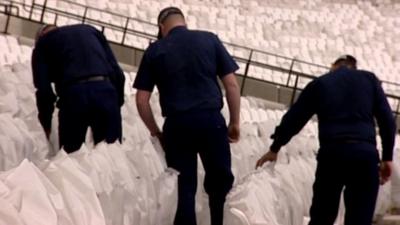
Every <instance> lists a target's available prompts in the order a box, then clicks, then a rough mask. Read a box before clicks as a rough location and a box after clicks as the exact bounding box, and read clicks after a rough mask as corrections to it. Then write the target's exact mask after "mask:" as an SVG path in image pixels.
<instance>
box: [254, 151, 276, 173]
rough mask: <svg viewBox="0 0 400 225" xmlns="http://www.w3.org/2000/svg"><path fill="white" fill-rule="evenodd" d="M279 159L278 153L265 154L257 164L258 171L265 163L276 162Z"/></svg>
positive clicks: (269, 152)
mask: <svg viewBox="0 0 400 225" xmlns="http://www.w3.org/2000/svg"><path fill="white" fill-rule="evenodd" d="M277 159H278V153H275V152H272V151H268V152H267V153H265V154H264V155H263V156H262V157H261V158H260V159H259V160H258V161H257V164H256V169H257V168H258V167H260V166H262V165H264V163H266V162H268V161H270V162H275V161H276V160H277Z"/></svg>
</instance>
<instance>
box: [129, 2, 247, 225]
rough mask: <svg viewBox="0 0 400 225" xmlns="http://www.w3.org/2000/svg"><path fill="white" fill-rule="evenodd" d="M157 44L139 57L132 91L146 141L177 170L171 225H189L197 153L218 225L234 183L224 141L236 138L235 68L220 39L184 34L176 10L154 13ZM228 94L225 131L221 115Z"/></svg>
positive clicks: (191, 222)
mask: <svg viewBox="0 0 400 225" xmlns="http://www.w3.org/2000/svg"><path fill="white" fill-rule="evenodd" d="M158 24H159V28H160V33H159V38H160V40H158V41H156V42H155V43H153V44H151V45H150V46H149V48H148V49H147V50H146V51H145V53H144V56H143V58H142V61H141V64H140V67H139V71H138V73H137V77H136V80H135V82H134V88H136V89H138V91H137V95H136V104H137V107H138V111H139V114H140V116H141V118H142V120H143V121H144V123H145V124H146V126H147V128H148V129H149V131H150V133H151V135H152V136H157V137H159V138H160V140H161V142H162V144H163V147H164V150H165V155H166V160H167V163H168V166H170V167H173V168H175V169H176V170H178V171H179V173H180V174H179V177H178V209H177V212H176V216H175V222H174V223H175V225H195V224H196V216H195V194H196V187H197V154H199V155H200V158H201V160H202V163H203V166H204V169H205V181H204V187H205V190H206V192H207V194H208V196H209V207H210V214H211V224H212V225H222V221H223V208H224V203H225V197H226V195H227V193H228V192H229V190H230V189H231V187H232V183H233V180H234V177H233V174H232V172H231V156H230V147H229V141H231V142H236V141H238V139H239V107H240V93H239V87H238V84H237V82H236V78H235V75H234V74H233V73H234V72H235V71H236V70H237V69H238V66H237V64H236V63H235V62H234V60H233V59H232V57H231V56H230V55H229V54H228V52H227V51H226V49H225V48H224V46H223V45H222V43H221V41H220V40H219V39H218V37H217V36H216V35H214V34H212V33H209V32H204V31H194V30H188V29H187V28H186V23H185V19H184V16H183V13H182V12H181V10H179V9H178V8H175V7H168V8H165V9H163V10H162V11H161V12H160V14H159V16H158ZM218 77H219V78H220V80H221V81H222V84H223V86H224V88H225V90H226V98H227V102H228V106H229V111H230V121H229V125H228V127H227V126H226V124H225V120H224V118H223V117H222V115H221V112H220V110H221V108H222V103H223V101H222V94H221V90H220V87H219V84H218V81H217V80H218V79H217V78H218ZM154 86H157V88H158V90H159V94H160V105H161V109H162V115H163V116H164V117H166V119H165V123H164V125H163V129H162V132H161V130H160V129H159V127H158V126H157V124H156V122H155V120H154V116H153V113H152V110H151V107H150V103H149V99H150V96H151V93H152V91H153V88H154Z"/></svg>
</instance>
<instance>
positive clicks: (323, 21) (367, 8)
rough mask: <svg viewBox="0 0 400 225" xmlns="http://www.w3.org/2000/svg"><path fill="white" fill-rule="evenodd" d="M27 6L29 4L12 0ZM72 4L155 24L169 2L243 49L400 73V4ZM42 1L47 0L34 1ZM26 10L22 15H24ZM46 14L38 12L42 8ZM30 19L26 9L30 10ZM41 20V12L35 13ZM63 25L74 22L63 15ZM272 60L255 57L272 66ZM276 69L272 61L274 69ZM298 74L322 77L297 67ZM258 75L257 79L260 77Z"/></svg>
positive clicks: (256, 0)
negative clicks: (345, 60)
mask: <svg viewBox="0 0 400 225" xmlns="http://www.w3.org/2000/svg"><path fill="white" fill-rule="evenodd" d="M15 1H24V2H26V3H29V2H30V1H32V0H15ZM73 2H76V3H80V4H84V5H88V6H92V7H95V8H99V9H104V10H108V11H110V12H113V13H119V14H121V15H124V16H130V17H134V18H138V19H141V20H144V21H149V22H152V23H156V18H157V14H158V12H159V10H160V9H162V8H163V7H166V6H170V5H176V6H178V7H180V8H181V9H182V10H183V11H184V13H185V14H186V15H187V21H188V25H189V27H190V28H196V29H206V30H210V31H214V32H216V33H217V34H218V35H219V36H220V38H221V39H222V40H224V41H227V42H232V43H235V44H239V45H245V46H247V47H252V48H256V49H261V50H264V51H267V52H272V53H276V54H283V55H285V56H289V57H296V58H298V59H301V60H305V61H309V62H314V63H318V64H322V65H329V64H330V63H331V62H332V60H333V59H335V58H336V57H337V56H338V55H341V54H344V53H348V54H352V55H354V56H355V57H356V58H358V59H359V64H360V68H363V69H369V70H373V71H375V72H376V73H377V74H378V76H380V77H381V79H383V80H389V81H393V82H397V79H396V75H397V74H399V73H400V55H399V52H400V45H399V43H400V42H399V37H400V36H399V30H398V29H393V28H394V27H398V26H399V25H400V16H399V14H398V13H396V12H397V11H398V10H399V8H400V3H399V2H397V1H390V0H389V1H356V0H343V1H339V2H338V1H329V0H303V1H295V0H287V1H268V3H267V2H265V1H262V0H251V1H247V0H246V1H243V0H210V1H209V2H207V4H204V3H203V1H200V0H169V1H158V0H150V1H148V0H145V1H144V0H143V1H128V0H101V1H92V0H73ZM35 3H37V4H40V3H44V0H39V1H35ZM48 5H49V6H50V7H58V8H61V9H63V8H64V9H65V10H68V11H69V12H75V13H76V14H78V15H83V14H84V7H81V6H76V5H73V4H70V3H67V2H64V1H55V0H49V1H48ZM22 12H24V11H23V10H22ZM38 12H41V10H38ZM25 14H26V15H27V16H28V14H29V12H26V11H25ZM38 16H39V15H38ZM87 16H88V17H89V18H92V19H96V20H102V21H105V22H109V23H111V24H115V25H119V26H122V27H124V26H125V22H126V18H125V17H123V16H117V15H111V14H108V13H105V12H101V11H98V10H88V11H87ZM59 19H60V21H59V24H61V25H63V24H69V23H76V22H77V21H76V20H74V19H68V18H66V17H62V16H60V17H59ZM45 21H47V22H53V21H54V15H51V14H46V15H45ZM129 28H132V29H134V30H137V31H140V32H144V33H150V34H156V32H157V28H156V27H155V26H151V25H148V24H145V23H140V22H137V21H131V23H129ZM106 34H107V36H108V38H109V39H110V40H112V41H117V42H121V40H122V31H112V30H109V31H107V30H106ZM126 39H127V40H126V43H127V44H129V45H131V44H132V45H133V46H135V47H140V48H145V47H146V46H147V45H148V44H149V42H148V40H147V39H145V38H140V37H138V36H133V35H132V36H131V35H128V36H127V37H126ZM230 50H231V51H232V52H233V53H234V55H236V56H238V57H244V58H247V57H248V55H249V53H248V51H246V50H238V51H237V50H234V49H230ZM271 58H274V57H271V56H269V55H260V56H259V57H255V60H257V61H261V62H264V63H269V64H270V63H274V62H273V59H271ZM273 65H275V64H273ZM300 69H301V70H300V72H304V73H311V74H316V75H318V74H320V73H321V72H322V71H312V70H310V69H309V68H300ZM255 76H257V75H255Z"/></svg>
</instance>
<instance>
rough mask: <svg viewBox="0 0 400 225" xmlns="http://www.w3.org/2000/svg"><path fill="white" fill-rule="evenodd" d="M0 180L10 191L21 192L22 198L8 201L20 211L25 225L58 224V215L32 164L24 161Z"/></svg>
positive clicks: (4, 174) (0, 177)
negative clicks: (16, 190) (14, 189)
mask: <svg viewBox="0 0 400 225" xmlns="http://www.w3.org/2000/svg"><path fill="white" fill-rule="evenodd" d="M0 179H1V180H2V181H3V182H4V184H5V185H7V186H8V187H9V188H10V189H13V188H18V189H20V190H21V197H19V196H17V197H16V198H8V199H7V200H8V201H9V202H11V203H12V204H13V206H14V207H15V208H16V209H17V210H18V213H19V215H20V216H21V218H22V220H23V221H24V223H25V224H27V225H30V224H32V225H33V224H35V225H36V224H40V225H54V224H57V221H58V220H57V213H56V211H55V210H54V208H53V205H52V202H51V200H50V199H49V197H48V195H47V191H46V188H45V186H44V185H43V184H42V182H41V180H40V178H39V177H38V175H37V173H36V172H35V169H34V166H33V165H32V164H31V163H30V162H28V161H27V160H24V161H22V163H21V164H20V165H19V166H18V167H17V168H15V169H14V170H12V171H9V172H7V173H3V174H1V175H0Z"/></svg>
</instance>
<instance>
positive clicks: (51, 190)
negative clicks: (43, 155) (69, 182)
mask: <svg viewBox="0 0 400 225" xmlns="http://www.w3.org/2000/svg"><path fill="white" fill-rule="evenodd" d="M32 165H33V164H32ZM42 166H43V167H44V168H45V169H44V173H45V174H43V173H42V171H41V170H40V169H39V168H37V167H36V166H33V170H34V171H35V172H36V174H37V176H38V177H39V179H40V181H41V182H42V184H43V186H44V187H45V188H46V193H47V196H48V197H49V199H50V202H51V203H52V205H53V209H54V210H55V212H56V214H57V225H75V224H74V222H73V219H72V216H71V215H70V212H69V210H68V209H69V208H68V207H67V205H66V204H65V202H67V201H68V199H64V198H63V196H62V193H61V192H60V191H61V190H63V188H64V187H63V186H61V185H60V183H59V182H58V181H61V180H62V179H63V176H62V174H61V173H60V172H59V171H58V168H57V166H56V165H54V164H53V163H51V162H48V161H47V162H43V163H42ZM57 172H58V173H57ZM46 176H47V177H46ZM54 176H55V178H54ZM50 178H52V181H50V180H49V179H50ZM69 207H71V206H69Z"/></svg>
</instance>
